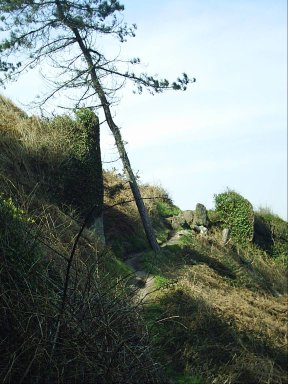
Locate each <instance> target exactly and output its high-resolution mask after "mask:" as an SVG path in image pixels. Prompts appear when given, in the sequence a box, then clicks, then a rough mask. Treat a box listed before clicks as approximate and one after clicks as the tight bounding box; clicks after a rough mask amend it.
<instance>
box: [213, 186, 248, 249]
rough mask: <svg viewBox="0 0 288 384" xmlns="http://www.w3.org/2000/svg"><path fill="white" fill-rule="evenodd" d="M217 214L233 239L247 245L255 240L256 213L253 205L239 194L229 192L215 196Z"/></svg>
mask: <svg viewBox="0 0 288 384" xmlns="http://www.w3.org/2000/svg"><path fill="white" fill-rule="evenodd" d="M214 200H215V207H216V212H218V213H219V216H220V220H221V221H222V222H223V223H224V224H225V225H226V226H227V227H228V228H229V230H230V233H231V238H232V239H233V240H234V241H235V242H236V243H238V244H242V245H245V244H247V243H248V242H251V241H252V240H253V236H254V212H253V207H252V204H251V203H250V202H249V201H248V200H247V199H245V198H244V197H243V196H241V195H239V194H238V193H237V192H235V191H232V190H229V189H228V190H227V191H226V192H224V193H220V194H218V195H214Z"/></svg>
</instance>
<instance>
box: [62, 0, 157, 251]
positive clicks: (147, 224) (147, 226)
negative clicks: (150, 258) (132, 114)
mask: <svg viewBox="0 0 288 384" xmlns="http://www.w3.org/2000/svg"><path fill="white" fill-rule="evenodd" d="M56 4H57V8H58V11H59V15H60V17H61V18H62V20H63V22H64V23H65V24H66V25H67V27H68V28H70V29H71V31H72V32H73V33H74V35H75V38H76V41H77V43H78V45H79V47H80V49H81V51H82V53H83V56H84V58H85V60H86V63H87V66H88V70H89V72H90V76H91V80H92V86H93V88H94V89H95V91H96V93H97V95H98V97H99V99H100V101H101V104H102V108H103V110H104V113H105V117H106V120H107V123H108V126H109V128H110V130H111V132H112V134H113V136H114V138H115V142H116V146H117V149H118V152H119V155H120V157H121V160H122V163H123V167H124V171H125V173H126V175H127V176H128V178H129V184H130V187H131V190H132V193H133V196H134V199H135V202H136V205H137V208H138V211H139V214H140V217H141V220H142V223H143V227H144V230H145V233H146V236H147V240H148V242H149V244H150V246H151V248H152V249H153V250H154V251H159V250H160V247H159V244H158V243H157V240H156V237H155V234H154V230H153V227H152V223H151V221H150V218H149V216H148V213H147V210H146V208H145V205H144V203H143V200H142V198H141V193H140V190H139V188H138V184H137V181H136V177H135V176H134V173H133V171H132V168H131V165H130V161H129V158H128V156H127V153H126V150H125V147H124V144H123V140H122V137H121V133H120V130H119V128H118V127H117V125H116V124H115V123H114V121H113V118H112V115H111V111H110V106H109V103H108V100H107V98H106V95H105V92H104V91H103V88H102V86H101V83H100V81H99V79H98V76H97V74H96V70H95V65H94V63H93V60H92V57H91V54H90V51H89V49H87V47H86V46H85V43H84V41H83V39H82V37H81V35H80V33H79V30H78V28H77V27H75V26H74V25H73V24H70V23H69V21H67V20H65V16H64V12H63V8H62V6H61V4H60V3H59V1H56Z"/></svg>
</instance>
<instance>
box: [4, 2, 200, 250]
mask: <svg viewBox="0 0 288 384" xmlns="http://www.w3.org/2000/svg"><path fill="white" fill-rule="evenodd" d="M0 11H1V12H2V16H1V18H0V28H1V30H2V31H5V32H6V33H7V36H5V38H4V39H3V41H0V52H1V54H2V56H3V59H1V60H0V74H1V71H2V72H3V73H4V76H3V77H2V78H1V77H0V83H1V82H3V83H5V82H6V81H8V80H10V79H15V78H17V76H19V75H20V74H21V73H22V72H23V70H27V69H30V68H34V67H36V66H38V65H39V64H40V63H41V62H42V61H43V60H45V63H46V64H50V65H51V67H52V68H53V72H54V80H53V79H52V78H51V77H50V78H49V81H50V84H51V86H53V91H52V92H51V93H50V94H49V95H48V96H47V97H46V99H45V100H44V101H43V103H45V102H46V101H47V100H48V99H49V98H51V97H52V96H54V95H55V94H57V93H60V92H61V93H63V92H65V91H67V90H69V91H70V90H71V89H77V90H79V91H80V94H82V96H81V97H80V98H78V99H77V100H76V108H77V109H78V108H79V106H81V103H84V102H85V105H88V103H89V107H92V106H93V108H95V107H94V106H95V105H98V108H101V109H102V110H103V112H104V115H105V119H106V122H107V124H108V126H109V128H110V130H111V133H112V134H113V137H114V139H115V144H116V146H117V149H118V152H119V155H120V159H121V161H122V163H123V169H124V171H125V174H126V176H127V178H128V180H129V185H130V188H131V191H132V193H133V197H134V200H135V202H136V204H137V209H138V211H139V214H140V217H141V220H142V223H143V227H144V230H145V234H146V237H147V240H148V243H149V245H150V247H151V248H152V249H154V251H158V250H159V245H158V243H157V241H156V238H155V234H154V230H153V227H152V224H151V221H150V218H149V215H148V214H147V211H146V207H145V205H144V203H143V200H142V197H141V193H140V190H139V187H138V184H137V180H136V177H135V175H134V173H133V170H132V167H131V165H130V161H129V158H128V155H127V152H126V149H125V146H124V142H123V140H122V136H121V132H120V129H119V127H118V126H117V125H116V124H115V122H114V118H113V116H112V112H111V106H112V105H113V103H114V102H115V93H116V92H117V91H118V90H119V88H121V84H123V82H126V81H127V80H128V81H130V82H132V83H133V84H134V85H135V86H136V89H137V91H138V92H139V93H142V91H143V88H144V89H147V90H148V91H149V92H150V93H152V94H153V93H160V92H163V91H164V90H169V89H170V90H171V89H172V90H183V91H185V90H186V89H187V85H188V84H189V83H190V82H194V81H195V79H189V78H188V76H187V75H186V74H185V73H183V75H182V77H178V78H177V80H176V81H174V82H173V83H172V84H171V83H170V82H169V81H168V80H167V79H160V80H159V79H157V77H155V76H150V75H147V74H146V73H140V74H138V75H136V74H135V73H134V72H132V71H131V70H130V67H131V66H133V65H138V64H140V59H139V58H133V59H130V60H123V59H122V58H118V56H119V55H118V52H116V53H114V56H112V57H113V58H112V59H111V57H108V56H106V55H105V53H104V51H103V48H102V46H101V43H100V45H99V40H101V41H103V39H104V38H105V37H106V38H107V37H114V38H116V39H118V41H120V42H121V43H123V42H125V41H126V39H127V38H129V37H134V36H135V30H136V25H135V24H133V25H132V26H128V25H127V24H126V23H124V22H123V18H122V16H121V12H122V11H124V5H122V4H121V3H120V2H119V1H117V0H108V1H106V0H89V1H88V0H81V1H79V0H77V1H75V0H74V1H71V0H70V1H67V0H53V1H51V0H42V1H41V2H40V3H37V2H36V3H35V2H27V1H24V0H18V1H16V2H15V1H13V2H11V1H10V0H2V1H1V2H0ZM119 14H120V15H119ZM103 42H104V43H105V42H106V40H104V41H103ZM18 54H22V55H23V58H24V59H23V60H24V63H22V62H18V63H17V64H16V65H14V64H13V63H11V62H9V61H8V60H11V55H14V57H15V56H16V57H17V55H18ZM63 57H65V60H63ZM115 57H116V58H115ZM5 58H6V61H5ZM123 64H126V65H124V66H123ZM55 79H56V80H55ZM119 84H120V85H119ZM96 211H98V212H96V216H98V217H99V213H100V212H99V208H98V209H96Z"/></svg>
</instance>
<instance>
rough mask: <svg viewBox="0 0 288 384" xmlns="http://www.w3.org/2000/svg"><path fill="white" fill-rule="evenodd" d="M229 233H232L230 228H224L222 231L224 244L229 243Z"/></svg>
mask: <svg viewBox="0 0 288 384" xmlns="http://www.w3.org/2000/svg"><path fill="white" fill-rule="evenodd" d="M229 235H230V232H229V229H228V228H224V229H223V231H222V241H223V245H226V244H227V243H228V240H229Z"/></svg>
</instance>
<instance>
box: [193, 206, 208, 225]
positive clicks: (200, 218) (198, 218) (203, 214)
mask: <svg viewBox="0 0 288 384" xmlns="http://www.w3.org/2000/svg"><path fill="white" fill-rule="evenodd" d="M195 225H198V226H200V225H203V227H206V228H207V227H208V226H209V220H208V216H207V209H206V207H205V205H203V204H200V203H198V204H197V205H196V209H195V211H194V217H193V226H195Z"/></svg>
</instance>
